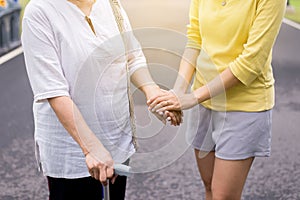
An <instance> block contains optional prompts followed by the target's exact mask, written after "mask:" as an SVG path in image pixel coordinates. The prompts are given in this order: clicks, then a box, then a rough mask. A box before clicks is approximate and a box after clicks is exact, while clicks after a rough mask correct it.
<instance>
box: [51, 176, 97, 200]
mask: <svg viewBox="0 0 300 200" xmlns="http://www.w3.org/2000/svg"><path fill="white" fill-rule="evenodd" d="M47 180H48V186H49V199H50V200H65V199H78V200H81V199H83V200H84V199H90V200H99V199H102V185H101V183H100V182H99V181H97V180H95V179H93V178H92V177H85V178H78V179H64V178H52V177H47Z"/></svg>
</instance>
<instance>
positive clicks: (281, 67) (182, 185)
mask: <svg viewBox="0 0 300 200" xmlns="http://www.w3.org/2000/svg"><path fill="white" fill-rule="evenodd" d="M159 33H161V32H158V33H157V35H159ZM172 33H173V32H172ZM140 34H141V35H142V34H145V33H140ZM162 34H166V35H168V31H167V32H165V31H163V33H162ZM138 35H139V34H138ZM152 36H153V37H155V36H156V34H152ZM174 37H178V38H179V40H181V39H182V38H181V36H180V34H177V33H176V34H175V36H174ZM142 39H143V38H142ZM154 39H155V38H154ZM182 40H184V39H182ZM143 42H147V41H142V43H143ZM171 46H172V45H171ZM170 48H173V47H170ZM177 50H178V52H181V51H182V49H177ZM299 52H300V31H299V30H296V29H294V28H292V27H289V26H287V25H285V24H283V26H282V29H281V32H280V35H279V37H278V40H277V42H276V45H275V48H274V59H273V67H274V74H275V78H276V107H275V108H274V112H273V114H274V115H273V139H272V156H271V157H270V158H267V159H266V158H259V159H256V160H255V162H254V165H253V168H252V170H251V172H250V174H249V178H248V180H247V183H246V185H245V189H244V193H243V199H245V200H277V199H284V200H285V199H288V200H297V199H300V145H299V144H298V143H299V142H300V134H299V133H300V121H299V119H300V76H299V75H300V56H299V55H300V54H299ZM156 54H160V55H162V54H165V55H166V56H170V55H169V53H168V52H167V53H166V51H159V52H156V51H155V52H151V51H150V50H149V51H148V52H146V55H147V56H148V57H149V62H150V63H156V64H153V65H151V67H152V68H151V69H152V72H153V75H154V77H155V79H156V80H157V81H161V82H162V85H166V86H169V85H170V84H172V81H173V79H174V75H175V74H174V69H176V63H178V61H179V59H178V56H174V55H177V54H172V55H173V57H172V56H170V58H169V59H165V60H159V59H158V60H157V58H155V55H156ZM158 62H163V63H164V65H163V66H167V67H164V69H167V70H166V71H162V72H158V70H159V69H161V68H159V66H160V65H158V64H157V63H158ZM168 66H170V67H168ZM174 66H175V67H174ZM170 72H171V74H170ZM166 77H167V78H166ZM166 79H167V82H163V81H165V80H166ZM168 80H171V81H168ZM135 97H136V102H137V105H136V111H137V112H136V115H137V121H138V127H139V130H140V140H139V143H140V149H139V152H138V153H137V155H136V156H135V157H134V158H133V159H132V162H131V165H132V166H135V167H137V168H138V169H141V168H143V169H147V171H143V173H138V174H135V175H134V176H133V177H131V178H129V180H128V190H127V194H126V197H127V198H126V199H128V200H141V199H147V200H152V199H153V200H171V199H172V200H174V199H176V200H177V199H178V200H199V199H204V189H203V185H202V183H201V181H200V178H199V175H198V171H197V168H196V163H195V160H194V156H193V152H192V150H191V149H190V148H188V146H187V145H186V144H185V142H184V126H183V128H174V127H170V126H165V127H164V126H162V125H161V124H159V123H158V122H157V121H156V120H155V119H154V118H153V117H151V115H149V114H148V113H147V111H146V107H145V106H144V104H143V103H144V99H143V97H141V95H140V94H138V93H137V94H136V96H135ZM31 102H32V93H31V90H30V86H29V82H28V80H27V77H26V71H25V67H24V60H23V55H20V56H17V57H16V58H14V59H13V60H10V61H8V62H7V63H4V64H2V65H1V66H0V199H1V200H10V199H20V200H27V199H28V200H34V199H37V200H41V199H47V195H48V193H47V184H46V182H45V179H44V177H43V176H42V174H40V173H39V172H37V168H36V163H35V158H34V145H33V120H32V111H31ZM161 149H162V150H161ZM170 149H171V150H172V152H169V150H170ZM168 152H169V154H168ZM164 153H165V154H164ZM170 153H171V154H170ZM141 161H143V162H144V163H142V164H141Z"/></svg>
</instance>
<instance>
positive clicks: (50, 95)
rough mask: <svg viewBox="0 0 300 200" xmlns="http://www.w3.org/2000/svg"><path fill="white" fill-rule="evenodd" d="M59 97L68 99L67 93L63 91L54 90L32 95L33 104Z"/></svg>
mask: <svg viewBox="0 0 300 200" xmlns="http://www.w3.org/2000/svg"><path fill="white" fill-rule="evenodd" d="M60 96H67V97H69V96H70V94H69V92H68V91H65V90H54V91H49V92H44V93H39V94H36V95H34V102H36V103H37V102H39V101H43V100H46V99H49V98H53V97H60Z"/></svg>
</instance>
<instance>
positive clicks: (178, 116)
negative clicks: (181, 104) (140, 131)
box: [146, 86, 183, 126]
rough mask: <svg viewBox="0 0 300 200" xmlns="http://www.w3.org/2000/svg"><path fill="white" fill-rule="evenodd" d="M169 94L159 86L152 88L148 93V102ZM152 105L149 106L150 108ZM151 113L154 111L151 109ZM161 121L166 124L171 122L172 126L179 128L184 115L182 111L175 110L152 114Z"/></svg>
mask: <svg viewBox="0 0 300 200" xmlns="http://www.w3.org/2000/svg"><path fill="white" fill-rule="evenodd" d="M166 93H168V91H166V90H162V89H160V88H159V87H158V86H157V87H154V88H153V87H152V88H151V89H148V90H147V92H146V97H147V99H148V101H147V104H148V102H149V101H150V100H151V99H153V98H156V97H157V96H163V95H164V94H166ZM149 105H150V104H148V106H149ZM149 110H150V111H151V112H152V110H151V109H149ZM152 113H153V114H154V115H155V116H156V117H157V118H158V119H159V120H160V121H162V122H163V123H164V124H166V121H169V122H170V123H171V125H174V126H179V125H180V124H181V123H182V121H183V120H182V117H183V113H182V111H181V110H176V111H175V110H173V111H168V110H166V111H164V112H152Z"/></svg>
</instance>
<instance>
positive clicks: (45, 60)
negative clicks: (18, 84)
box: [21, 8, 69, 102]
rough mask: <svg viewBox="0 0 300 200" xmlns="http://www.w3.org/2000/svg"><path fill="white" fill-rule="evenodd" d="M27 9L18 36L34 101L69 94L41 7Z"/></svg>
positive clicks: (48, 25) (53, 40) (51, 33)
mask: <svg viewBox="0 0 300 200" xmlns="http://www.w3.org/2000/svg"><path fill="white" fill-rule="evenodd" d="M28 9H29V10H27V13H26V15H27V16H25V17H24V19H23V22H22V37H21V38H22V46H23V50H24V57H25V64H26V70H27V74H28V78H29V81H30V84H31V88H32V90H33V94H34V101H35V102H37V101H40V100H45V99H47V98H52V97H57V96H69V86H68V82H67V80H66V78H65V77H64V74H63V70H62V67H61V64H60V61H59V56H58V51H57V47H56V45H55V39H54V35H53V32H52V28H51V26H50V23H49V21H48V20H47V18H46V17H45V16H44V15H43V13H42V12H41V11H40V10H32V9H31V8H28ZM30 9H31V10H30ZM28 13H29V14H28Z"/></svg>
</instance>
